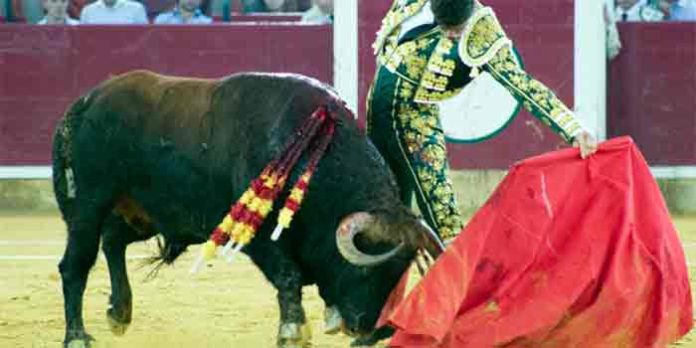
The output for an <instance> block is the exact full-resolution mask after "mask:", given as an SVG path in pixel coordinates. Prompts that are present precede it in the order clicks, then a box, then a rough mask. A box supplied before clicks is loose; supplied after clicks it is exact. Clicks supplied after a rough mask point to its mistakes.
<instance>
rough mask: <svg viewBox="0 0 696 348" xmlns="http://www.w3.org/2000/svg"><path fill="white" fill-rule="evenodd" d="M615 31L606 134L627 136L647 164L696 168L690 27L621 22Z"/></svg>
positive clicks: (693, 32) (695, 49)
mask: <svg viewBox="0 0 696 348" xmlns="http://www.w3.org/2000/svg"><path fill="white" fill-rule="evenodd" d="M619 31H620V34H621V40H622V42H623V47H624V48H623V51H622V52H621V54H620V55H619V56H618V57H617V58H616V59H615V60H614V61H612V62H611V63H610V64H609V76H608V93H607V94H608V100H607V104H608V115H609V117H608V120H607V128H608V133H609V135H610V136H619V135H625V134H628V135H631V136H632V137H633V138H634V139H635V141H636V143H637V144H638V145H639V146H640V147H641V151H642V152H643V154H644V155H645V157H646V158H647V159H648V162H649V163H650V164H652V165H696V141H694V140H696V23H658V24H632V23H622V24H620V26H619Z"/></svg>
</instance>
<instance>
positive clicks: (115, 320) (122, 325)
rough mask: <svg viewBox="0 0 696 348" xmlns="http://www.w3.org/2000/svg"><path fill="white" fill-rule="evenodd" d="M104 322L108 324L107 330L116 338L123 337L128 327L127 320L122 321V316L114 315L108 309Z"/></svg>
mask: <svg viewBox="0 0 696 348" xmlns="http://www.w3.org/2000/svg"><path fill="white" fill-rule="evenodd" d="M106 321H107V322H108V323H109V329H111V333H113V334H114V335H116V336H123V335H124V334H125V333H126V331H127V330H128V326H130V320H129V319H123V318H122V316H118V315H116V313H115V311H114V309H113V308H109V309H108V310H107V311H106Z"/></svg>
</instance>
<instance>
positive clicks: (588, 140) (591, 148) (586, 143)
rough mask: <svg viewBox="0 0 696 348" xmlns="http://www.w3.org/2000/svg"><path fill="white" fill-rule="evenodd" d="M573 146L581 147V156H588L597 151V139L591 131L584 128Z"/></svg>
mask: <svg viewBox="0 0 696 348" xmlns="http://www.w3.org/2000/svg"><path fill="white" fill-rule="evenodd" d="M573 146H575V147H579V148H580V157H582V158H587V157H589V156H590V155H592V154H593V153H595V152H597V139H596V138H595V137H594V136H593V135H592V134H591V133H590V132H588V131H586V130H584V131H582V132H581V133H580V134H578V135H577V136H576V137H575V140H573Z"/></svg>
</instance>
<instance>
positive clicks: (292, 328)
mask: <svg viewBox="0 0 696 348" xmlns="http://www.w3.org/2000/svg"><path fill="white" fill-rule="evenodd" d="M311 346H312V329H311V327H310V326H309V324H304V325H302V324H297V323H285V324H280V328H278V348H308V347H311Z"/></svg>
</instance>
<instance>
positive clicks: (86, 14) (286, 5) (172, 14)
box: [0, 0, 334, 25]
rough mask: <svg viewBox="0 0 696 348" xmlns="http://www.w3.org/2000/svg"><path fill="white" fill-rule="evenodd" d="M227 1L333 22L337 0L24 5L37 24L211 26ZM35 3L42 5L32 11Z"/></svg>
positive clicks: (48, 0) (46, 1)
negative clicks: (215, 9)
mask: <svg viewBox="0 0 696 348" xmlns="http://www.w3.org/2000/svg"><path fill="white" fill-rule="evenodd" d="M0 1H3V0H0ZM224 1H227V4H228V7H227V9H228V10H229V9H230V6H229V4H230V3H231V2H236V3H238V5H237V6H238V8H239V9H240V10H241V11H240V13H247V14H248V13H254V14H264V13H268V14H292V15H296V19H297V20H298V21H300V22H302V23H307V24H331V23H333V1H334V0H24V1H21V3H22V5H23V12H25V14H24V17H25V20H26V21H27V22H29V23H36V24H66V25H77V24H148V23H154V24H209V23H212V22H213V21H214V19H213V13H212V12H214V11H213V10H212V7H216V8H220V7H222V5H221V3H222V2H224ZM32 4H34V5H40V6H37V7H35V8H32ZM27 5H28V6H27ZM32 13H33V14H35V15H34V16H32V15H31V14H32ZM37 13H40V16H36V14H37ZM29 17H34V18H35V19H34V20H31V19H32V18H29ZM290 18H295V17H294V16H293V17H290ZM232 19H233V20H234V18H232Z"/></svg>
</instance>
